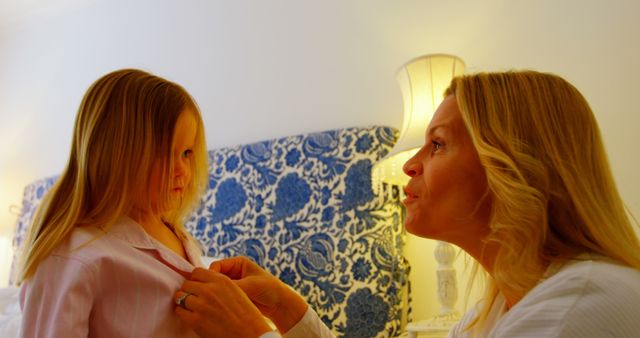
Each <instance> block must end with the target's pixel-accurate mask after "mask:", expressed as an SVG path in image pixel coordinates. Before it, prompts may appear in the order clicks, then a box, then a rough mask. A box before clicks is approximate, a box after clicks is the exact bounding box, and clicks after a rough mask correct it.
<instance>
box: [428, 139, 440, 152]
mask: <svg viewBox="0 0 640 338" xmlns="http://www.w3.org/2000/svg"><path fill="white" fill-rule="evenodd" d="M440 149H442V144H440V143H439V142H436V141H431V153H435V152H436V151H438V150H440Z"/></svg>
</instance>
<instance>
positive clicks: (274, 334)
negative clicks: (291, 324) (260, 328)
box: [258, 331, 282, 338]
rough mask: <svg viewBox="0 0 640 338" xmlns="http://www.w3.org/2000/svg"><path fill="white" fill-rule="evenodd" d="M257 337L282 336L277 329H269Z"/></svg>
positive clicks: (275, 337)
mask: <svg viewBox="0 0 640 338" xmlns="http://www.w3.org/2000/svg"><path fill="white" fill-rule="evenodd" d="M258 338H282V336H281V335H280V333H278V331H269V332H267V333H264V334H263V335H262V336H260V337H258Z"/></svg>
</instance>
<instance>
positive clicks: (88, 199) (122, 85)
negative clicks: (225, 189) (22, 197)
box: [19, 69, 208, 281]
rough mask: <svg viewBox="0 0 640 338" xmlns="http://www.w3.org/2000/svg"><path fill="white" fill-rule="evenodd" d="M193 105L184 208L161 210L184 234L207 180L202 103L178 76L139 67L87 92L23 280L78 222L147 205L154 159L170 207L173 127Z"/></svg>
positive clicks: (102, 220) (101, 221) (102, 221)
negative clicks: (190, 159) (194, 129)
mask: <svg viewBox="0 0 640 338" xmlns="http://www.w3.org/2000/svg"><path fill="white" fill-rule="evenodd" d="M185 111H188V112H190V113H192V114H193V115H194V118H195V120H196V123H197V132H196V140H195V145H194V148H193V149H192V150H193V163H192V166H191V170H192V172H191V177H192V180H191V183H190V184H189V186H187V187H186V188H185V192H184V195H183V198H182V201H181V203H180V205H179V207H178V208H177V209H175V210H172V211H169V212H165V213H163V214H162V217H163V219H164V220H165V221H166V222H169V223H171V224H172V225H173V226H174V227H177V228H178V229H179V230H180V231H181V232H183V233H185V234H186V231H184V227H183V225H182V221H183V219H184V217H186V215H187V214H188V213H189V212H190V211H191V210H192V209H193V207H194V206H195V205H196V204H197V203H198V202H199V199H200V196H201V194H202V193H203V192H204V189H205V187H206V185H207V181H208V174H207V168H208V163H207V153H206V144H205V136H204V127H203V123H202V118H201V116H200V112H199V109H198V106H197V105H196V103H195V101H194V100H193V98H192V97H191V96H190V95H189V94H188V93H187V91H186V90H185V89H184V88H182V87H181V86H179V85H178V84H175V83H173V82H170V81H167V80H165V79H163V78H160V77H158V76H155V75H152V74H149V73H147V72H144V71H141V70H137V69H123V70H118V71H114V72H112V73H109V74H106V75H104V76H103V77H101V78H100V79H98V80H97V81H96V82H94V83H93V84H92V85H91V87H90V88H89V89H88V91H87V92H86V94H85V96H84V98H83V99H82V102H81V104H80V107H79V109H78V114H77V117H76V122H75V128H74V134H73V140H72V145H71V155H70V157H69V162H68V164H67V166H66V168H65V170H64V171H63V172H62V174H61V175H60V177H59V178H58V179H57V181H56V183H55V185H54V186H53V187H52V189H51V190H50V191H49V192H48V193H47V194H46V196H45V197H44V199H43V201H42V203H41V205H40V207H39V208H38V210H37V211H36V214H35V217H34V220H33V223H32V225H31V227H30V230H29V234H28V236H27V240H26V241H25V244H24V255H23V263H22V271H21V275H20V278H19V280H20V281H23V280H25V279H28V278H30V277H31V276H33V274H34V273H35V271H36V269H37V268H38V265H39V264H40V263H41V262H42V261H43V260H44V259H45V258H46V257H47V256H48V255H49V254H50V253H51V252H52V250H54V249H55V248H56V247H57V246H58V245H59V244H60V243H61V242H62V241H63V240H64V239H65V238H67V236H69V234H70V233H71V232H72V231H73V229H74V228H75V227H79V226H91V225H93V226H99V227H101V228H102V229H105V230H106V229H108V228H109V227H110V226H111V225H112V224H113V223H114V222H115V221H116V220H117V219H118V218H119V217H121V216H123V215H127V214H128V213H129V212H130V211H131V210H132V208H133V207H134V203H136V204H137V205H139V204H140V203H147V204H148V205H151V202H150V201H149V199H148V192H149V188H150V187H149V185H150V182H149V176H150V172H151V168H152V165H153V164H154V163H159V164H160V166H161V168H162V178H163V179H162V182H166V183H165V184H164V186H162V187H159V189H160V196H167V197H166V199H167V200H162V201H160V202H159V204H160V206H158V209H159V210H166V208H165V209H163V206H167V205H169V203H170V201H169V200H168V198H169V196H170V194H169V193H168V192H169V191H170V189H171V187H170V186H169V185H170V184H171V182H170V180H169V179H168V178H169V177H172V172H173V157H174V156H173V154H172V153H171V152H172V144H173V134H174V133H173V132H174V127H175V125H176V121H177V120H178V116H180V114H182V113H183V112H185Z"/></svg>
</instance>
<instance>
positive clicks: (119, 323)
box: [20, 217, 202, 338]
mask: <svg viewBox="0 0 640 338" xmlns="http://www.w3.org/2000/svg"><path fill="white" fill-rule="evenodd" d="M182 241H183V246H184V248H185V252H186V254H187V257H188V258H189V261H186V260H185V259H183V258H182V257H180V256H179V255H177V254H175V253H174V252H173V251H171V250H170V249H168V248H167V247H165V246H164V245H163V244H161V243H160V242H158V241H157V240H155V239H154V238H152V237H151V236H149V235H147V233H146V232H145V231H144V229H143V228H142V227H141V226H140V225H139V224H138V223H136V222H135V221H133V220H132V219H130V218H128V217H123V218H121V219H120V220H119V221H118V222H116V223H115V224H114V225H113V227H112V228H111V229H110V230H109V231H108V232H107V233H106V234H104V233H103V232H102V231H101V230H99V229H97V228H95V227H85V228H77V229H75V230H74V231H73V233H72V234H71V236H70V237H69V238H68V239H67V240H66V241H64V242H63V243H62V244H61V245H60V246H59V247H58V248H57V249H55V250H54V252H53V253H52V254H51V255H50V256H49V257H47V258H46V259H45V260H44V261H43V262H42V263H41V264H40V266H39V267H38V269H37V271H36V273H35V275H34V276H33V277H32V278H30V279H29V280H27V281H25V282H24V283H23V285H22V288H21V290H20V306H21V308H22V311H23V319H22V337H39V338H40V337H109V338H112V337H197V335H196V334H195V332H193V331H192V330H191V329H189V328H188V327H186V326H185V325H184V324H183V323H182V322H181V321H180V320H179V318H178V317H177V316H176V315H175V314H174V312H173V311H174V306H175V305H174V303H173V295H174V292H175V291H176V290H178V289H179V288H180V286H181V285H182V282H183V281H184V280H185V278H186V277H188V276H189V275H190V274H191V271H192V270H193V269H194V267H195V266H202V263H201V261H200V251H199V249H198V248H197V247H196V245H195V244H194V243H192V242H190V241H189V240H188V239H187V238H186V237H185V238H183V239H182ZM191 262H193V264H192V263H191Z"/></svg>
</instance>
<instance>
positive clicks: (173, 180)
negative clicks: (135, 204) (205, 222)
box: [149, 109, 198, 213]
mask: <svg viewBox="0 0 640 338" xmlns="http://www.w3.org/2000/svg"><path fill="white" fill-rule="evenodd" d="M197 130H198V125H197V123H196V119H195V118H194V115H193V112H191V111H190V110H188V109H187V110H185V111H183V112H182V113H181V114H180V116H179V117H178V120H177V121H176V126H175V128H174V130H173V145H172V151H171V154H172V156H173V175H172V176H171V177H169V180H170V182H169V192H168V193H169V196H166V197H165V196H160V194H161V187H162V186H163V182H162V181H161V180H162V166H161V163H159V161H156V163H154V164H153V167H152V169H151V175H150V177H149V183H150V187H149V198H150V202H151V205H152V206H153V208H154V209H167V210H156V211H157V212H160V213H162V212H166V211H170V210H174V209H176V208H178V207H179V206H180V203H181V200H182V196H183V194H184V191H185V189H186V188H187V187H188V186H189V184H190V183H191V166H192V165H193V147H194V145H195V141H196V133H197ZM167 197H168V198H167ZM163 200H168V202H169V205H168V206H166V207H164V208H162V207H160V206H161V205H162V204H163V203H162V201H163Z"/></svg>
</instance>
